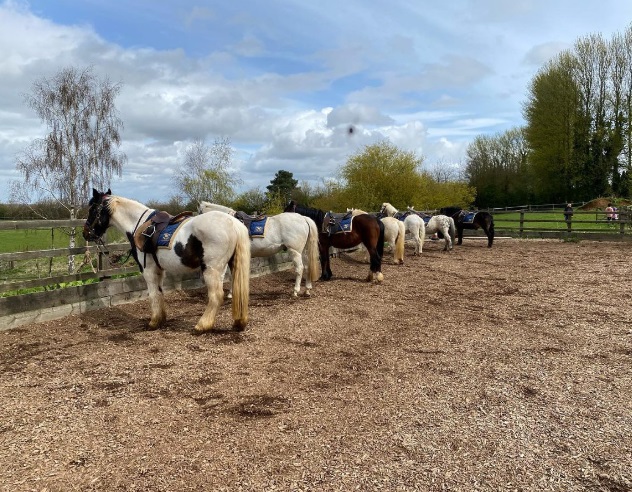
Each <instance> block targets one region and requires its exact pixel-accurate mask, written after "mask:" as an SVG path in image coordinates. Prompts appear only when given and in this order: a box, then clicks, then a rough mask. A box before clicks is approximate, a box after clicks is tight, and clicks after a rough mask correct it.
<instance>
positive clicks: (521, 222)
mask: <svg viewBox="0 0 632 492" xmlns="http://www.w3.org/2000/svg"><path fill="white" fill-rule="evenodd" d="M523 232H524V210H521V211H520V237H522V234H523Z"/></svg>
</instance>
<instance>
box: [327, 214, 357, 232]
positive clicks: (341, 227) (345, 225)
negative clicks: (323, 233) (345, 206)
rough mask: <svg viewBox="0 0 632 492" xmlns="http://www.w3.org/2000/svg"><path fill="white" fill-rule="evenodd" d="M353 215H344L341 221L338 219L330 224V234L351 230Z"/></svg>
mask: <svg viewBox="0 0 632 492" xmlns="http://www.w3.org/2000/svg"><path fill="white" fill-rule="evenodd" d="M352 220H353V217H351V216H349V217H343V218H342V219H340V221H336V222H335V223H334V224H331V225H330V226H329V234H344V233H345V232H351V224H352Z"/></svg>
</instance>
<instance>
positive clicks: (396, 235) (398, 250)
mask: <svg viewBox="0 0 632 492" xmlns="http://www.w3.org/2000/svg"><path fill="white" fill-rule="evenodd" d="M347 212H351V213H352V215H353V216H356V215H360V214H366V213H368V212H365V211H364V210H360V209H359V208H348V209H347ZM369 215H373V216H374V217H377V218H378V219H379V220H381V221H382V223H383V224H384V242H385V243H389V244H390V245H391V249H392V251H393V263H395V264H397V265H403V264H404V251H405V247H406V243H405V240H406V228H405V226H404V223H403V222H402V221H401V220H398V219H396V218H395V217H380V215H381V214H379V213H378V214H374V213H371V214H369Z"/></svg>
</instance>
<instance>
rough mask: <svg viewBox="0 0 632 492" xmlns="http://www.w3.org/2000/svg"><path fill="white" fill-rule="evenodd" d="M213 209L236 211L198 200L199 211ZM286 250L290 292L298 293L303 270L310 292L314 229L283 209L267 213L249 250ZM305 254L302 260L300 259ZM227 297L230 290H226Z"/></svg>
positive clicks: (315, 259)
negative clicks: (291, 284) (290, 266)
mask: <svg viewBox="0 0 632 492" xmlns="http://www.w3.org/2000/svg"><path fill="white" fill-rule="evenodd" d="M211 210H217V211H220V212H224V213H227V214H229V215H232V216H235V214H236V213H237V212H236V211H235V210H233V209H232V208H230V207H225V206H224V205H219V204H216V203H210V202H204V201H203V202H200V205H199V207H198V212H199V213H200V214H203V213H206V212H209V211H211ZM285 250H286V251H287V252H288V253H289V254H290V256H291V257H292V263H293V265H294V272H295V273H296V280H295V282H294V290H293V292H292V295H293V296H294V297H296V296H298V294H299V292H300V290H301V279H302V277H303V274H305V295H306V296H309V295H310V294H311V289H312V282H315V281H316V280H318V275H319V273H318V267H319V251H318V229H317V228H316V224H315V223H314V221H313V220H312V219H310V218H309V217H303V216H302V215H297V214H292V213H289V212H284V213H281V214H278V215H270V216H268V217H267V221H266V226H265V234H264V235H263V237H252V238H251V240H250V254H251V256H254V257H267V256H272V255H274V254H276V253H278V252H279V251H285ZM303 254H305V260H306V261H305V262H303ZM228 295H229V297H230V295H231V292H230V291H229V293H228Z"/></svg>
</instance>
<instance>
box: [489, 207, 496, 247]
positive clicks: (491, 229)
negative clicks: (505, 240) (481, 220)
mask: <svg viewBox="0 0 632 492" xmlns="http://www.w3.org/2000/svg"><path fill="white" fill-rule="evenodd" d="M495 234H496V230H495V229H494V217H493V216H492V214H489V235H488V236H487V247H488V248H491V247H492V244H494V235H495Z"/></svg>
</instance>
